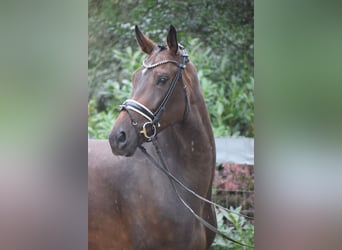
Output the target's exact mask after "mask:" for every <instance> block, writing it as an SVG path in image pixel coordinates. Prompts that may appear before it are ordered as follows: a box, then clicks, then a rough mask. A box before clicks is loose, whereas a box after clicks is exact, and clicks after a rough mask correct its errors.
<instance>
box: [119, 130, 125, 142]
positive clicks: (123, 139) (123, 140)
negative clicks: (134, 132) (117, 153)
mask: <svg viewBox="0 0 342 250" xmlns="http://www.w3.org/2000/svg"><path fill="white" fill-rule="evenodd" d="M125 141H126V133H125V132H123V131H121V132H120V133H119V135H118V142H120V143H123V142H125Z"/></svg>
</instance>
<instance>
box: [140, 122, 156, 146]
mask: <svg viewBox="0 0 342 250" xmlns="http://www.w3.org/2000/svg"><path fill="white" fill-rule="evenodd" d="M140 134H143V135H144V136H145V138H146V139H147V140H148V141H151V140H152V138H153V137H155V136H156V134H157V128H156V126H155V125H154V124H153V123H152V122H145V123H144V125H143V127H142V129H141V131H140Z"/></svg>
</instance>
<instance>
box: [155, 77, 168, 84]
mask: <svg viewBox="0 0 342 250" xmlns="http://www.w3.org/2000/svg"><path fill="white" fill-rule="evenodd" d="M167 80H168V78H167V77H166V76H160V77H159V78H158V81H157V85H164V84H165V83H166V82H167Z"/></svg>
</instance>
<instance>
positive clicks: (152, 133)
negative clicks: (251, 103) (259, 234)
mask: <svg viewBox="0 0 342 250" xmlns="http://www.w3.org/2000/svg"><path fill="white" fill-rule="evenodd" d="M160 47H161V46H160ZM178 47H179V48H180V52H181V61H180V62H177V61H174V60H162V61H160V62H157V63H154V64H147V63H146V60H145V61H144V62H143V67H144V68H145V69H153V68H156V67H158V66H160V65H163V64H167V63H173V64H175V65H177V67H178V71H177V73H176V75H175V77H174V78H173V79H172V82H171V84H170V86H169V88H168V90H167V92H166V95H165V96H164V98H163V100H162V101H161V103H160V105H159V107H158V108H157V109H156V111H155V112H152V111H151V110H150V109H149V108H147V107H146V106H145V105H143V104H141V103H140V102H138V101H135V100H133V99H128V100H126V101H124V102H123V104H122V105H120V107H121V111H122V110H125V111H127V113H128V115H129V117H130V119H131V123H132V125H133V127H134V128H135V130H136V132H137V134H138V136H139V135H140V134H142V135H143V136H144V138H145V140H146V141H147V142H151V141H152V143H153V145H154V148H155V150H156V152H157V155H158V158H159V162H157V160H155V159H154V158H153V157H152V155H151V154H149V153H148V152H147V151H146V149H145V148H144V147H143V146H142V145H139V146H138V147H139V149H140V150H141V152H142V153H143V154H144V155H145V156H146V157H147V158H148V159H149V160H150V161H151V162H152V163H153V165H154V166H155V167H157V168H158V169H160V170H161V171H162V172H163V173H164V174H166V175H167V176H168V177H169V179H170V181H171V185H172V187H173V189H174V190H175V192H176V194H177V196H178V198H179V199H180V201H181V202H182V203H183V205H184V206H185V207H186V208H187V209H188V210H189V211H190V212H191V213H192V214H193V215H194V217H195V218H196V219H197V220H199V221H200V222H201V223H202V224H203V225H204V226H205V227H207V228H208V229H210V230H211V231H213V232H214V233H216V234H218V235H220V236H222V237H223V238H226V239H227V240H229V241H232V242H233V243H235V244H238V245H240V246H244V247H248V248H254V246H249V245H247V244H243V243H241V242H238V241H236V240H234V239H232V238H230V237H229V236H227V235H226V234H224V233H222V232H220V231H219V230H217V229H216V228H215V227H214V226H213V225H211V224H210V223H208V222H207V221H206V220H204V219H203V218H202V217H200V216H199V215H198V214H196V213H195V212H194V211H193V210H192V208H191V207H190V206H189V205H188V204H187V203H186V202H185V201H184V199H183V198H182V197H181V195H180V193H179V191H178V189H177V188H176V186H175V183H177V184H179V185H180V186H181V187H182V188H183V189H185V190H186V191H188V192H189V193H191V194H192V195H194V196H195V197H197V198H199V199H201V200H202V201H204V202H207V203H209V204H212V205H214V206H216V207H218V208H219V209H223V210H226V211H229V210H228V209H227V208H224V207H222V206H220V205H219V204H216V203H214V202H212V201H210V200H208V199H206V198H204V197H202V196H200V195H198V194H197V193H195V192H194V191H193V190H191V189H189V188H188V187H186V186H185V185H184V184H183V183H182V182H180V181H179V180H178V179H177V178H176V177H175V176H173V175H172V174H171V173H170V171H169V168H168V166H167V164H166V162H165V160H164V158H165V157H163V155H162V152H161V150H160V148H159V146H158V144H157V139H156V135H157V133H158V131H157V130H158V128H159V127H160V124H159V119H160V116H161V114H162V113H163V111H164V110H165V107H166V105H167V103H168V101H169V99H170V97H171V96H172V94H173V91H174V89H175V87H176V85H177V82H178V80H179V79H180V77H181V76H182V73H183V70H184V69H185V67H186V64H187V63H188V62H189V56H188V54H187V53H186V51H185V49H184V47H183V46H182V45H180V44H178ZM182 83H183V89H184V95H185V103H186V104H185V105H186V106H185V110H184V114H183V120H184V117H185V115H186V113H187V112H188V110H189V98H188V95H187V93H186V86H185V84H184V81H182ZM132 111H133V112H135V113H138V114H139V115H141V116H143V117H144V118H146V119H147V120H148V121H147V122H145V123H144V124H143V126H142V129H141V130H140V131H139V129H138V128H137V126H138V122H137V121H136V120H135V119H134V117H133V115H132ZM229 212H231V213H232V211H229ZM239 215H241V216H244V217H245V218H249V219H253V218H250V217H248V216H245V215H242V214H239Z"/></svg>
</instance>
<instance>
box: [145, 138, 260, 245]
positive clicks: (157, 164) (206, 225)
mask: <svg viewBox="0 0 342 250" xmlns="http://www.w3.org/2000/svg"><path fill="white" fill-rule="evenodd" d="M152 143H153V146H154V148H155V150H156V152H157V154H158V158H159V161H160V162H161V165H162V166H161V165H160V164H159V163H158V162H157V161H156V160H155V159H154V158H153V157H152V155H151V154H149V153H148V152H147V150H146V149H145V148H144V147H143V146H142V145H140V146H139V149H140V150H141V152H142V153H143V154H144V155H145V156H146V157H147V158H148V159H149V160H150V161H151V162H152V163H153V165H154V166H155V167H157V168H158V169H159V170H161V171H162V172H163V173H164V174H166V175H167V176H168V177H169V179H170V181H171V185H172V187H173V189H174V190H175V192H176V194H177V196H178V198H179V199H180V201H181V202H182V203H183V205H184V206H185V207H186V208H187V209H188V210H189V211H190V212H191V214H192V215H194V216H195V218H196V219H197V220H198V221H200V222H201V223H202V224H203V225H204V226H205V227H207V228H208V229H210V230H211V231H213V232H214V233H216V234H218V235H220V236H221V237H223V238H225V239H227V240H229V241H231V242H233V243H235V244H237V245H240V246H244V247H248V248H254V246H250V245H246V244H243V243H241V242H238V241H236V240H234V239H232V238H230V237H229V236H227V235H226V234H224V233H222V232H220V231H219V230H217V228H216V227H214V226H213V225H211V224H210V223H208V222H207V221H206V220H204V219H203V218H202V217H201V216H199V215H198V214H196V213H195V212H194V210H193V209H192V208H191V207H190V206H189V205H188V204H187V203H186V202H185V201H184V199H183V198H182V197H181V196H180V194H179V192H178V189H177V188H176V186H175V182H176V183H177V184H179V185H180V186H181V187H183V188H184V189H185V190H186V191H188V192H189V193H191V194H192V195H194V196H195V197H197V198H199V199H201V200H202V201H205V202H207V203H210V204H212V205H214V206H217V207H219V208H221V209H223V210H226V211H229V210H228V209H227V208H225V207H222V206H220V205H219V204H216V203H214V202H212V201H209V200H207V199H206V198H204V197H202V196H200V195H199V194H197V193H195V192H194V191H193V190H191V189H189V188H188V187H187V186H185V185H184V184H183V183H182V182H181V181H180V180H178V179H177V178H176V177H175V176H174V175H173V174H171V173H170V170H169V168H168V167H167V164H166V162H165V161H164V157H163V155H162V152H161V150H160V148H159V146H158V144H157V139H156V137H154V138H153V139H152ZM229 212H230V213H233V212H232V211H229ZM239 215H241V214H239ZM242 216H244V215H242ZM244 217H246V218H247V217H248V216H244ZM248 218H250V217H248Z"/></svg>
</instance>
